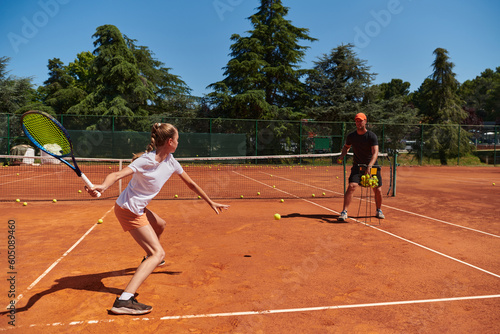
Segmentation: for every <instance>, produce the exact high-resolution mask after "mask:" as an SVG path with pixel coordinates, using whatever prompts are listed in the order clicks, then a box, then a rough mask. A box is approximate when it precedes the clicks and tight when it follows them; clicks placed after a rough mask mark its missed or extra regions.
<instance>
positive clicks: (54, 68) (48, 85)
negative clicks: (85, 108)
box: [39, 58, 87, 114]
mask: <svg viewBox="0 0 500 334" xmlns="http://www.w3.org/2000/svg"><path fill="white" fill-rule="evenodd" d="M48 68H49V78H48V79H47V80H46V81H45V82H44V86H42V87H40V88H39V92H41V93H42V94H43V95H44V96H45V97H44V98H43V100H44V102H45V104H46V105H47V106H49V107H52V109H53V110H54V112H55V113H56V114H65V113H66V112H67V110H68V109H69V108H71V107H72V106H74V105H76V104H78V103H79V102H80V101H82V100H83V99H84V98H85V96H86V95H87V93H86V92H85V91H84V90H83V89H81V88H79V87H78V86H77V85H76V80H75V78H74V77H73V76H72V75H71V74H70V73H69V71H68V69H67V67H66V66H64V63H63V62H62V61H61V60H60V59H59V58H54V59H50V60H49V65H48Z"/></svg>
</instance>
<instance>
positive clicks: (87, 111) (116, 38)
mask: <svg viewBox="0 0 500 334" xmlns="http://www.w3.org/2000/svg"><path fill="white" fill-rule="evenodd" d="M92 37H94V38H95V39H96V40H95V41H94V46H95V47H96V49H95V50H94V52H93V54H94V55H95V59H94V61H93V62H92V68H91V73H90V80H89V83H90V86H91V87H93V91H92V92H91V93H90V94H89V95H87V96H86V98H85V99H84V100H83V101H81V102H80V103H79V104H77V105H75V106H73V107H71V108H70V109H69V110H68V112H69V113H75V114H80V115H114V116H127V117H133V116H145V115H146V114H147V113H146V111H145V110H144V108H142V107H143V106H144V105H146V102H147V100H148V99H149V98H151V97H152V94H151V92H150V90H148V88H147V87H146V85H145V84H144V83H143V81H142V80H141V78H140V76H139V73H140V72H139V68H138V66H137V62H136V59H135V57H134V54H133V52H132V51H131V50H130V49H129V48H128V47H127V44H126V42H125V39H124V38H123V36H122V34H121V33H120V31H119V30H118V28H116V27H115V26H113V25H103V26H100V27H98V28H97V30H96V33H95V34H94V35H93V36H92ZM148 126H149V125H148Z"/></svg>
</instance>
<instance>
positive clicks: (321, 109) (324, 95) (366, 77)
mask: <svg viewBox="0 0 500 334" xmlns="http://www.w3.org/2000/svg"><path fill="white" fill-rule="evenodd" d="M353 48H354V45H352V44H346V45H344V44H343V45H340V46H338V47H337V48H335V49H333V50H332V51H331V52H330V54H328V55H327V54H324V55H323V56H322V57H320V58H319V60H318V61H317V62H315V66H314V69H313V70H314V71H313V72H311V73H310V74H309V76H308V78H307V80H306V84H307V85H308V87H309V89H310V91H311V94H313V96H314V105H313V106H312V107H310V108H309V109H308V115H309V116H310V117H311V118H314V119H316V120H318V121H320V120H321V121H337V122H340V121H352V119H353V117H354V116H353V115H355V114H357V113H358V112H367V110H366V105H367V103H368V101H367V100H368V97H369V96H371V95H369V94H368V95H367V93H368V92H369V91H368V88H369V87H370V85H371V82H372V80H373V79H374V77H375V73H370V72H369V71H370V67H369V66H367V65H366V61H365V60H361V59H359V58H358V57H357V56H356V53H355V52H354V51H353Z"/></svg>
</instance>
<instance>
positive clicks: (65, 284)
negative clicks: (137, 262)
mask: <svg viewBox="0 0 500 334" xmlns="http://www.w3.org/2000/svg"><path fill="white" fill-rule="evenodd" d="M136 269H137V268H127V269H122V270H115V271H108V272H103V273H97V274H89V275H77V276H68V277H62V278H60V279H57V280H56V281H55V282H56V284H54V285H53V286H52V287H51V288H50V289H48V290H45V291H42V292H39V293H37V294H35V295H33V296H31V298H30V299H29V300H28V303H27V304H26V305H25V306H23V307H19V308H16V313H20V312H25V311H28V310H29V309H30V308H31V307H32V306H33V305H35V303H36V302H38V301H39V300H40V299H42V297H44V296H46V295H49V294H51V293H54V292H58V291H61V290H65V289H72V290H86V291H95V292H102V293H109V294H115V295H120V294H121V293H122V292H123V288H120V289H118V288H114V287H107V286H105V285H104V283H102V280H103V279H105V278H108V277H116V276H132V275H133V274H134V273H135V270H136ZM181 273H182V272H181V271H155V272H153V273H152V274H151V275H158V274H164V275H180V274H181ZM8 313H10V312H9V311H6V312H0V315H6V314H8Z"/></svg>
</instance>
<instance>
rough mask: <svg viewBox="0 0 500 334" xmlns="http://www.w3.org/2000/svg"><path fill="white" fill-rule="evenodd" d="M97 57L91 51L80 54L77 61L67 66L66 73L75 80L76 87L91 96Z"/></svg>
mask: <svg viewBox="0 0 500 334" xmlns="http://www.w3.org/2000/svg"><path fill="white" fill-rule="evenodd" d="M94 59H95V56H94V55H93V54H92V53H91V52H90V51H84V52H80V53H79V54H77V55H76V59H75V60H74V61H72V62H71V63H69V64H68V66H66V71H67V73H68V74H69V75H71V76H72V77H73V78H74V79H75V86H76V87H78V88H80V89H81V90H83V91H84V92H86V93H87V94H89V93H90V92H91V91H92V87H91V86H90V80H91V76H92V64H93V63H94Z"/></svg>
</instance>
